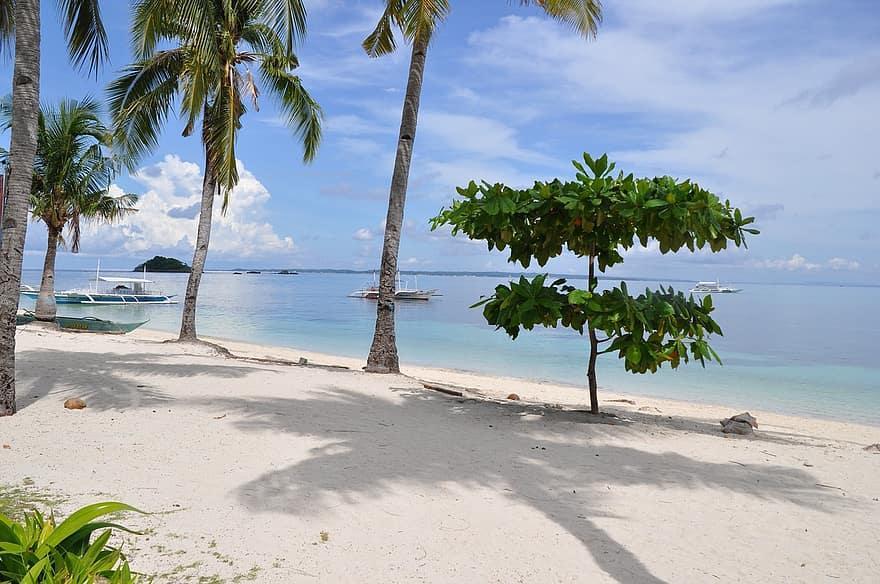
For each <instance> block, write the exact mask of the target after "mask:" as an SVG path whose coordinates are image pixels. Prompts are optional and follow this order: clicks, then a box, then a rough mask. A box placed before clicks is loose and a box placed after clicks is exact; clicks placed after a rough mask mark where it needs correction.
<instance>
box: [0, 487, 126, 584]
mask: <svg viewBox="0 0 880 584" xmlns="http://www.w3.org/2000/svg"><path fill="white" fill-rule="evenodd" d="M120 511H138V510H137V509H135V508H134V507H130V506H128V505H126V504H124V503H114V502H106V503H95V504H94V505H88V506H86V507H83V508H82V509H79V510H78V511H76V512H74V513H73V514H71V515H70V516H69V517H68V518H67V519H65V520H64V521H62V522H61V523H60V524H57V525H56V524H55V518H54V517H53V516H52V515H49V517H44V516H43V515H42V514H41V513H40V512H39V511H31V512H30V513H26V514H25V516H24V519H22V521H21V522H17V521H13V520H12V519H11V518H9V517H7V516H5V515H2V514H0V584H7V583H8V584H93V583H98V582H100V583H109V584H132V583H134V582H135V581H136V578H135V577H134V576H133V575H132V573H131V569H130V568H129V566H128V562H127V561H126V559H125V556H124V555H123V554H122V551H121V550H120V549H119V548H114V547H112V546H110V545H108V542H109V540H110V536H111V534H112V532H113V530H114V529H116V530H121V531H127V532H129V533H135V532H133V531H130V530H128V529H126V528H125V527H122V526H121V525H116V524H115V523H108V522H105V521H95V520H96V519H98V518H99V517H103V516H106V515H108V514H110V513H117V512H120ZM138 512H140V511H138ZM99 531H100V532H101V533H100V534H98V535H97V537H95V538H94V539H93V538H92V536H93V535H95V534H96V533H97V532H99Z"/></svg>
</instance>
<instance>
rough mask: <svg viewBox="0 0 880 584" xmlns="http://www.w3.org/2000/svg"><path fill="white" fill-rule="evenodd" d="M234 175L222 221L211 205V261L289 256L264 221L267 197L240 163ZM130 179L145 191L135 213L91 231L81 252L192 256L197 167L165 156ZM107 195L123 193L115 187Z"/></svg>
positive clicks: (288, 241)
mask: <svg viewBox="0 0 880 584" xmlns="http://www.w3.org/2000/svg"><path fill="white" fill-rule="evenodd" d="M238 171H239V177H240V179H239V183H238V186H237V187H236V188H235V189H234V190H233V192H232V193H231V194H230V198H229V208H228V209H227V212H226V214H225V215H223V214H222V213H221V212H220V205H221V200H220V199H219V198H218V199H217V200H216V201H215V205H214V217H213V224H212V227H211V247H210V255H211V256H212V257H217V256H219V257H230V258H238V257H259V256H263V255H275V256H277V255H278V254H282V255H283V254H291V253H293V252H294V251H295V246H294V242H293V239H292V238H291V237H289V236H281V235H279V234H278V233H276V232H275V228H274V227H273V226H272V224H271V223H269V222H268V221H267V220H266V217H265V215H266V211H265V206H266V203H267V202H268V201H269V199H270V198H271V195H270V194H269V191H268V190H267V189H266V187H265V186H263V184H262V183H261V182H260V181H259V180H258V179H257V178H256V177H255V176H254V175H253V174H252V173H251V172H250V171H249V170H247V169H246V168H245V167H244V165H243V164H242V163H241V162H239V163H238ZM133 178H134V179H135V180H136V181H137V182H139V183H140V184H141V185H143V187H144V189H145V190H144V191H142V192H141V197H140V200H139V202H138V212H137V213H133V214H131V215H129V216H127V217H126V218H125V219H124V220H123V221H122V222H120V223H119V224H116V225H100V224H98V225H90V226H89V227H88V228H87V229H86V231H85V233H84V235H83V237H84V245H83V247H84V249H89V250H90V251H94V252H96V253H97V252H100V253H103V254H107V255H123V254H125V255H134V254H144V253H158V252H160V251H164V252H168V253H177V254H182V255H184V256H187V255H189V254H191V253H192V248H193V246H194V242H195V237H196V230H197V226H198V213H197V209H198V205H199V202H200V200H201V188H202V174H201V169H200V168H199V166H198V165H197V164H194V163H191V162H186V161H184V160H181V159H180V158H179V157H178V156H176V155H167V156H165V158H164V159H163V160H162V161H161V162H159V163H157V164H155V165H153V166H150V167H146V168H142V169H140V170H139V171H138V172H137V173H136V174H135V175H134V176H133ZM112 190H113V192H114V193H115V194H120V193H121V192H122V191H121V189H119V187H117V186H116V185H114V186H113V187H112Z"/></svg>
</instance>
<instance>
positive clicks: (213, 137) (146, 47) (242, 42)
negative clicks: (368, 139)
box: [109, 0, 322, 341]
mask: <svg viewBox="0 0 880 584" xmlns="http://www.w3.org/2000/svg"><path fill="white" fill-rule="evenodd" d="M305 28H306V14H305V8H304V6H303V2H302V0H138V1H137V2H135V3H134V17H133V24H132V44H133V47H132V48H133V51H134V54H135V56H136V58H137V59H138V60H137V62H135V63H134V64H132V65H129V66H128V67H127V68H126V69H125V70H124V72H123V74H122V76H121V77H119V79H117V80H115V81H114V82H113V83H111V85H110V88H109V94H110V105H111V111H112V112H113V119H114V123H115V126H116V132H117V136H116V140H117V141H118V143H119V144H120V146H121V147H122V148H124V149H125V151H126V153H127V155H128V157H129V158H130V159H132V160H137V159H138V158H140V157H141V156H143V155H145V154H146V153H148V152H151V151H152V150H154V149H155V148H156V146H157V144H158V138H159V134H160V132H161V130H162V127H163V125H164V124H165V121H166V119H167V118H168V115H169V114H170V112H171V109H172V107H173V106H174V105H175V103H176V102H179V107H180V117H181V118H182V119H183V121H184V129H183V135H184V136H189V135H191V134H192V133H193V132H194V131H195V130H196V127H197V125H198V124H199V122H201V139H202V145H203V147H204V150H205V174H204V178H203V182H202V200H201V209H200V211H199V224H198V233H197V235H196V246H195V251H194V253H193V261H192V271H191V272H190V276H189V281H188V283H187V287H186V295H185V296H184V305H183V317H182V319H181V324H180V337H179V338H180V340H182V341H195V340H196V339H197V335H196V299H197V297H198V292H199V284H200V283H201V278H202V273H203V271H204V269H205V260H206V258H207V256H208V245H209V242H210V237H211V219H212V216H213V206H214V199H215V197H216V196H218V195H222V196H223V207H222V210H223V211H225V210H226V207H227V204H228V201H229V194H230V192H231V191H232V189H233V188H235V186H236V185H237V184H238V168H237V160H236V153H235V152H236V151H235V146H236V141H237V139H238V132H239V130H241V128H242V118H243V117H244V114H245V113H246V112H247V105H246V104H247V103H248V102H250V103H251V104H252V105H253V107H254V108H255V109H258V108H259V101H258V98H259V97H260V95H261V90H260V89H261V87H262V89H263V90H264V91H266V92H268V93H269V94H270V95H272V96H273V97H274V98H275V101H276V102H277V104H278V106H279V107H280V109H281V111H282V113H283V114H284V116H285V120H286V122H287V124H288V126H290V127H291V128H292V130H293V131H294V133H295V134H296V136H297V137H298V139H299V140H300V142H301V144H302V146H303V150H304V156H303V159H304V160H305V161H307V162H308V161H310V160H312V158H314V156H315V154H316V152H317V149H318V144H319V143H320V141H321V120H322V114H321V109H320V107H319V106H318V104H317V102H316V101H315V100H314V99H312V97H311V96H310V95H309V93H308V92H307V91H306V90H305V88H304V87H303V86H302V83H301V82H300V79H299V77H297V76H296V75H294V74H293V73H292V71H293V70H294V69H296V68H297V67H298V66H299V61H298V60H297V57H296V54H295V53H294V42H295V41H296V40H297V39H298V38H300V37H301V36H303V35H304V34H305ZM167 45H172V47H171V48H162V47H166V46H167ZM255 73H256V76H255ZM257 76H258V77H257ZM258 80H259V83H258Z"/></svg>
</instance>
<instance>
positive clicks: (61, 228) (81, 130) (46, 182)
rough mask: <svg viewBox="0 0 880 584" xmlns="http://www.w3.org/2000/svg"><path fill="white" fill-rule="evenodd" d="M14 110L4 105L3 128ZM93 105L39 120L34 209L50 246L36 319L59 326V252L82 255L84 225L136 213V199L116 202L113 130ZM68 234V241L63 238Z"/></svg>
mask: <svg viewBox="0 0 880 584" xmlns="http://www.w3.org/2000/svg"><path fill="white" fill-rule="evenodd" d="M10 109H11V108H10V104H9V102H8V101H7V102H5V103H2V104H0V127H2V128H3V129H7V128H8V127H9V125H10V124H11V119H10V116H9V113H10ZM100 110H101V108H100V105H99V104H98V103H97V102H96V101H94V100H92V99H88V98H87V99H84V100H82V101H74V100H64V101H62V102H61V103H60V104H59V106H58V107H57V108H56V109H51V110H46V109H44V111H43V112H41V114H40V118H39V124H38V131H37V156H36V158H35V161H34V177H33V182H32V183H31V198H30V208H31V214H32V217H33V218H34V220H35V221H42V222H43V223H44V224H45V225H46V231H47V234H48V241H47V243H46V258H45V261H44V263H43V277H42V280H41V283H40V295H39V296H38V297H37V304H36V308H35V311H34V312H35V314H36V317H37V319H39V320H47V321H51V320H55V314H56V311H55V257H56V253H57V250H58V247H59V246H63V245H67V246H68V247H69V248H70V250H71V251H72V252H73V253H77V252H79V245H80V233H81V226H82V224H83V222H86V221H103V222H107V223H110V222H113V221H116V220H118V219H120V218H121V217H122V216H124V215H125V214H127V213H130V212H133V211H134V205H135V203H137V196H136V195H131V194H125V195H122V196H119V197H114V196H112V195H111V194H110V185H111V183H112V181H113V178H114V177H115V175H116V169H117V166H118V164H117V162H116V161H115V160H114V159H113V158H112V157H110V156H108V155H107V152H108V150H109V147H110V137H111V134H110V130H109V129H108V128H107V127H106V126H105V125H104V123H103V122H102V121H101V116H100V113H101V111H100ZM65 230H66V231H67V236H66V237H65V236H64V232H65Z"/></svg>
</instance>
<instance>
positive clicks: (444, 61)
mask: <svg viewBox="0 0 880 584" xmlns="http://www.w3.org/2000/svg"><path fill="white" fill-rule="evenodd" d="M128 4H129V3H128V2H120V1H113V2H110V1H105V2H103V4H102V6H103V8H104V15H105V23H106V25H107V28H108V33H109V35H110V40H111V62H110V64H109V65H107V66H105V67H104V69H103V70H102V71H101V72H100V73H99V75H98V76H97V79H96V78H95V77H89V76H88V75H87V74H86V73H84V72H82V71H77V70H74V69H72V68H71V67H70V65H69V63H68V61H67V59H66V49H65V45H64V41H63V38H62V35H61V26H60V24H59V18H58V14H57V12H56V3H55V2H52V1H46V2H43V12H44V15H43V60H42V66H43V69H42V71H43V73H42V76H43V77H42V98H43V101H44V102H45V103H48V104H52V103H53V102H57V101H58V100H59V99H61V98H64V97H72V98H80V97H83V96H86V95H91V96H95V97H101V96H102V95H103V91H104V88H105V87H106V85H107V83H108V82H109V81H110V80H111V79H113V78H114V76H115V75H116V74H118V71H119V70H120V68H122V67H124V66H125V65H126V64H127V63H128V62H129V60H130V53H129V50H128V26H129V13H128ZM307 6H308V9H309V34H308V37H307V38H306V40H305V41H304V43H303V44H302V45H301V46H300V47H299V48H298V50H297V53H298V56H299V60H300V63H301V67H300V69H299V70H298V74H299V75H300V77H301V78H302V80H303V83H304V85H305V86H306V88H307V89H308V90H309V91H310V92H311V93H312V95H313V96H314V97H315V98H316V99H317V100H318V101H319V102H320V104H321V106H322V107H323V110H324V113H325V119H324V139H323V143H322V146H321V148H320V151H319V153H318V156H317V158H316V159H315V160H314V162H312V163H311V164H308V165H305V164H303V163H302V151H301V149H300V148H299V146H298V144H297V142H296V140H295V138H294V137H293V135H292V134H291V132H290V131H289V130H288V129H287V128H285V127H284V125H283V123H282V122H281V118H280V116H279V115H278V112H277V109H276V108H275V107H274V104H273V103H272V101H271V99H270V98H266V97H265V96H264V97H263V98H261V103H260V106H261V107H260V111H259V112H256V111H253V110H251V111H249V112H248V114H247V115H246V117H245V119H244V127H243V128H242V130H241V133H240V137H239V143H238V156H239V167H240V170H241V177H242V180H241V183H240V185H239V186H238V188H237V189H236V190H235V191H234V192H233V194H232V199H231V204H230V207H229V210H228V212H227V213H226V215H225V216H218V217H216V219H215V224H214V230H213V233H212V240H211V251H210V253H209V256H208V268H214V269H223V268H233V267H279V268H288V267H291V268H353V269H375V268H377V267H378V264H379V260H380V253H381V243H382V231H383V220H384V217H385V212H386V205H387V196H388V188H389V183H390V177H391V172H392V167H393V159H394V152H395V147H396V139H397V133H398V126H399V122H400V108H401V104H402V100H403V89H404V87H405V83H406V74H407V66H408V56H409V53H408V47H407V46H404V45H403V44H402V43H401V45H400V47H399V50H398V52H397V53H396V54H394V55H391V56H387V57H383V58H381V59H370V58H368V57H367V56H365V55H364V53H363V51H362V49H361V48H360V42H361V40H362V39H363V37H364V36H365V35H366V34H368V33H369V31H370V30H371V28H372V26H373V25H374V23H375V22H376V20H377V17H378V14H379V11H380V9H381V2H377V1H373V0H345V1H343V0H307ZM452 6H453V9H452V12H451V14H450V15H449V18H448V19H447V21H446V22H445V23H444V24H443V25H442V26H441V27H440V29H439V30H438V32H437V34H436V36H435V39H434V42H433V44H432V45H431V47H430V49H429V52H428V57H427V66H426V77H425V84H424V90H423V95H422V107H421V112H420V117H419V128H418V132H417V134H416V141H415V150H414V159H413V164H412V170H411V175H410V189H409V193H408V198H407V207H406V224H405V229H404V235H403V241H402V244H401V253H400V258H401V268H402V269H405V270H457V271H510V272H515V271H517V268H516V266H513V265H512V264H508V263H507V262H506V257H505V256H504V255H502V254H499V253H497V252H496V253H489V252H488V251H487V250H486V248H485V246H484V244H482V243H479V242H471V241H467V240H464V239H461V238H453V237H451V236H450V235H449V233H448V231H441V232H431V231H430V228H429V224H428V219H429V218H430V217H432V216H434V215H436V214H437V212H438V211H439V210H440V208H441V207H443V206H444V205H448V204H449V203H450V201H451V200H453V198H454V197H455V187H456V186H462V185H465V184H467V182H468V181H470V180H487V181H489V182H496V181H500V182H504V183H507V184H509V185H510V186H514V187H517V186H520V187H521V186H527V185H530V184H531V183H532V182H533V181H534V180H544V179H552V178H554V177H559V178H562V179H568V178H573V174H574V173H573V169H572V167H571V163H570V161H571V160H572V159H574V158H580V156H581V155H582V153H583V152H585V151H587V152H590V153H592V154H594V155H600V154H602V153H605V152H607V153H608V154H609V156H610V158H611V159H612V160H614V161H616V162H617V164H618V168H620V169H621V170H624V171H625V172H633V173H635V174H636V175H640V176H655V175H664V174H668V175H672V176H676V177H679V178H687V177H690V178H693V179H694V180H697V181H698V182H699V183H700V184H701V186H703V187H704V188H707V189H709V190H711V191H713V192H715V193H717V194H718V195H719V196H721V197H722V198H723V199H729V200H730V201H731V203H732V204H734V205H736V206H738V207H741V208H742V209H743V210H744V211H745V212H746V213H747V214H751V215H754V216H755V217H756V218H757V225H758V227H759V228H760V229H761V231H762V233H761V235H759V236H757V237H753V238H752V239H751V240H750V241H749V249H748V250H745V249H734V250H729V251H726V252H723V253H720V254H709V253H707V252H698V253H695V254H690V253H687V252H685V253H680V254H677V255H674V256H673V255H669V254H668V255H665V256H664V255H661V254H660V253H659V252H658V251H657V249H656V248H654V247H652V246H649V247H648V248H647V249H644V248H640V249H634V250H630V251H629V252H628V253H627V255H626V261H625V263H624V264H622V265H619V266H616V267H614V268H613V269H612V270H613V271H611V272H609V274H608V275H609V276H611V277H646V278H658V279H663V278H670V279H673V278H675V279H693V280H705V279H714V278H716V277H718V278H721V279H722V280H726V281H740V282H744V281H778V282H839V283H870V284H880V230H878V227H877V226H878V225H880V197H878V194H880V156H878V153H880V144H878V142H880V138H878V137H880V115H877V106H878V103H880V2H877V1H876V0H836V1H835V2H833V3H828V2H827V1H822V0H735V1H734V0H665V1H664V2H655V1H654V0H605V2H604V6H605V9H604V21H603V23H602V25H601V27H600V29H599V34H598V37H597V38H596V39H595V40H591V41H587V40H585V39H583V38H581V37H579V36H577V35H576V34H575V33H574V32H572V31H571V30H570V29H568V28H566V27H564V26H562V25H560V24H558V23H555V22H553V21H551V20H549V19H548V18H546V17H544V16H543V15H542V13H541V11H540V10H539V9H537V8H529V7H523V6H520V3H519V2H508V1H506V0H470V1H464V0H453V2H452ZM0 66H2V72H3V74H2V76H0V78H2V79H3V80H5V87H3V88H2V89H3V91H4V92H8V91H9V87H10V85H9V79H10V77H11V69H12V67H11V62H10V61H9V60H5V61H3V62H2V63H0ZM182 129H183V123H182V122H181V121H180V120H178V119H176V118H172V119H170V120H169V122H168V124H167V126H166V128H165V132H164V133H163V136H162V139H161V141H160V146H159V148H158V149H157V150H156V151H155V153H154V154H153V155H152V156H150V157H148V158H146V159H145V160H144V161H143V163H142V165H141V168H140V169H139V170H138V171H137V172H136V173H133V174H131V175H128V174H123V175H121V176H119V177H118V179H117V181H116V184H115V185H114V190H115V192H131V193H136V194H138V195H140V196H141V199H140V203H139V209H140V211H139V212H138V213H137V214H135V215H133V216H131V217H130V218H128V219H126V220H125V222H124V223H123V224H121V225H114V226H99V225H92V226H90V227H89V228H88V229H87V230H86V233H85V235H84V238H83V244H82V250H81V252H80V253H79V254H76V255H74V254H71V253H67V252H63V253H60V254H59V257H58V266H59V267H60V268H92V267H94V265H95V263H96V261H97V259H98V258H100V259H101V261H102V265H103V266H107V267H120V268H123V267H124V268H130V267H132V266H134V265H136V264H137V263H140V262H141V261H143V260H144V259H146V258H149V257H152V256H153V255H156V254H162V255H171V256H174V257H178V258H180V259H183V260H184V261H187V262H188V261H189V260H190V258H191V255H192V246H193V241H194V239H195V232H196V213H197V210H198V200H199V190H200V182H201V177H200V172H201V169H202V167H203V153H202V150H201V146H200V144H199V142H198V140H197V138H196V136H198V133H197V132H196V133H194V136H193V137H190V138H183V137H182V136H181V131H182ZM3 141H4V142H8V135H6V136H4V137H3ZM45 237H46V235H45V229H43V228H42V226H41V225H40V224H36V223H34V224H31V226H30V229H29V234H28V242H27V249H26V255H25V266H26V267H31V268H37V267H40V266H41V265H42V258H43V254H44V253H45V247H46V244H45ZM584 268H585V262H584V260H583V259H578V258H575V257H573V256H563V257H560V258H558V259H556V260H554V261H552V262H551V263H550V264H549V265H548V267H547V268H546V269H547V270H549V271H553V272H558V273H582V272H583V271H584Z"/></svg>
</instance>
